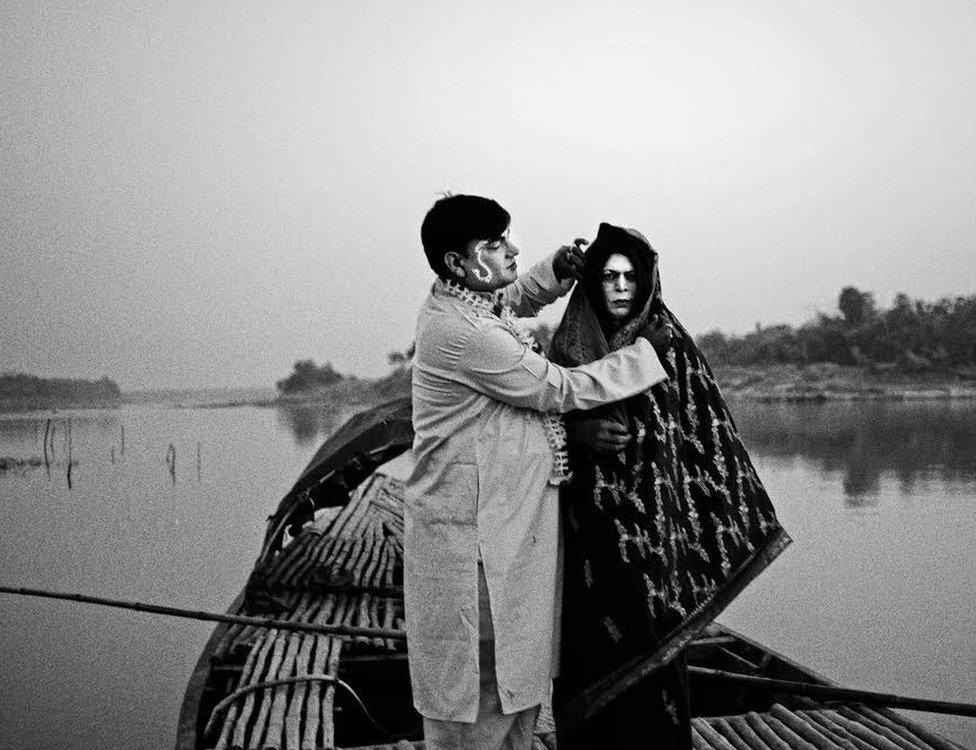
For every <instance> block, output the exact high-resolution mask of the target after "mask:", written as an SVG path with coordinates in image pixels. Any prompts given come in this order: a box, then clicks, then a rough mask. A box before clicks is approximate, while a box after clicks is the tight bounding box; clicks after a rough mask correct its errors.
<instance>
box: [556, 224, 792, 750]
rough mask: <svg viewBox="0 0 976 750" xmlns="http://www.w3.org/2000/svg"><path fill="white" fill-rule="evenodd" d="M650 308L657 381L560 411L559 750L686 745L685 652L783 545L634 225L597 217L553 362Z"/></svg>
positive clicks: (577, 358) (627, 327) (631, 330)
mask: <svg viewBox="0 0 976 750" xmlns="http://www.w3.org/2000/svg"><path fill="white" fill-rule="evenodd" d="M655 315H657V316H663V317H664V318H665V319H666V320H667V322H669V323H670V325H671V326H672V327H673V331H674V335H673V336H672V337H671V340H670V343H667V344H662V345H659V347H658V354H659V356H660V358H661V362H662V364H663V365H664V367H665V369H666V370H667V371H668V376H669V377H668V379H667V380H665V381H663V382H661V383H659V384H657V385H655V386H654V387H652V388H651V389H650V390H649V391H648V392H646V393H643V394H640V395H637V396H634V397H632V398H630V399H627V400H626V401H623V402H618V403H616V404H611V405H608V406H605V407H601V408H600V409H598V410H594V411H589V412H578V413H572V414H569V415H567V431H568V433H569V437H570V444H569V451H570V453H569V455H570V468H571V469H572V472H573V479H572V481H571V482H570V483H568V484H566V485H564V486H563V489H562V492H561V502H562V506H563V514H564V524H563V530H564V542H565V547H564V566H563V570H564V586H563V615H562V622H563V627H562V646H561V659H560V674H559V678H558V680H557V681H556V685H555V692H554V707H555V711H556V726H557V732H558V736H559V747H560V748H561V750H572V749H573V748H603V747H615V746H617V745H618V744H621V745H623V744H626V745H627V746H628V747H637V746H641V745H643V744H646V745H647V746H648V747H650V746H653V747H655V748H690V747H691V726H690V711H689V701H688V684H687V672H686V669H685V667H684V660H683V656H682V652H683V649H684V647H685V646H686V645H687V644H688V643H689V642H690V641H691V640H692V639H693V638H695V637H696V636H697V635H698V634H699V633H700V632H701V631H702V629H703V628H704V627H705V626H707V625H708V624H709V623H710V622H711V621H712V620H713V619H714V618H715V617H716V616H717V615H718V614H719V612H721V610H722V609H724V607H725V606H726V605H728V603H729V602H730V601H731V600H732V599H733V598H734V597H735V596H736V595H737V594H738V593H739V592H740V591H741V590H742V589H743V587H744V586H745V585H746V584H747V583H748V582H749V581H751V580H752V579H753V578H754V577H755V576H757V575H758V574H759V573H760V572H761V571H762V570H763V569H764V568H765V567H766V566H767V565H768V564H769V563H770V562H771V561H772V560H773V559H774V558H775V557H776V556H777V555H778V554H779V553H780V552H782V550H783V549H784V548H785V547H786V546H787V545H788V544H789V542H790V539H789V536H788V535H787V534H786V532H785V531H784V530H783V529H782V527H781V526H780V525H779V522H778V521H777V519H776V514H775V511H774V509H773V506H772V503H771V502H770V500H769V497H768V495H767V494H766V492H765V490H764V489H763V486H762V483H761V482H760V481H759V478H758V477H757V475H756V472H755V470H754V468H753V466H752V462H751V461H750V460H749V456H748V455H747V453H746V451H745V449H744V448H743V446H742V442H741V440H740V439H739V436H738V432H737V430H736V427H735V423H734V422H733V420H732V416H731V414H730V413H729V410H728V408H727V406H726V404H725V402H724V400H723V399H722V396H721V394H720V393H719V390H718V387H717V385H716V383H715V379H714V377H713V376H712V372H711V370H710V369H709V367H708V364H707V363H706V362H705V359H704V357H703V356H702V354H701V352H700V351H699V350H698V348H697V347H696V346H695V344H694V342H693V341H692V338H691V336H689V335H688V333H687V332H686V331H685V329H684V328H683V327H682V326H681V324H680V323H679V322H678V320H677V318H675V316H674V314H673V313H671V311H670V310H668V308H667V307H666V306H665V305H664V302H663V300H662V297H661V288H660V281H659V275H658V267H657V253H656V252H655V251H654V249H653V248H652V247H651V245H650V243H648V241H647V240H646V239H645V238H644V237H643V236H642V235H640V234H639V233H638V232H635V231H633V230H629V229H624V228H621V227H615V226H612V225H610V224H606V223H604V224H601V225H600V228H599V232H598V234H597V237H596V239H595V240H594V241H593V243H592V245H591V246H590V247H589V249H588V250H587V251H586V267H585V271H584V275H583V278H582V279H581V281H580V283H579V284H577V287H576V289H575V290H574V292H573V295H572V297H571V298H570V302H569V305H568V307H567V309H566V313H565V315H564V316H563V319H562V322H561V323H560V325H559V327H558V328H557V330H556V331H555V333H554V335H553V339H552V343H551V345H550V352H549V356H550V359H551V360H552V361H554V362H556V363H558V364H561V365H578V364H583V363H585V362H591V361H593V360H595V359H599V358H600V357H602V356H603V355H605V354H606V353H607V352H611V351H614V350H616V349H618V348H620V347H622V346H626V345H627V344H628V343H631V342H632V341H633V339H634V337H635V336H636V334H637V331H639V330H640V329H641V328H642V327H643V326H644V325H646V324H647V322H648V320H649V319H651V318H653V316H655Z"/></svg>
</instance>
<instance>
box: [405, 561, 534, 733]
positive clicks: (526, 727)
mask: <svg viewBox="0 0 976 750" xmlns="http://www.w3.org/2000/svg"><path fill="white" fill-rule="evenodd" d="M478 629H479V635H480V637H479V643H478V666H479V670H480V672H481V694H480V697H479V700H478V718H477V719H475V721H474V723H473V724H469V723H467V722H463V721H441V720H439V719H428V718H426V717H425V718H424V740H425V741H426V743H427V750H530V748H531V747H532V735H533V734H534V732H535V723H536V717H537V716H538V714H539V706H533V707H532V708H527V709H525V710H524V711H517V712H516V713H514V714H503V713H502V704H501V701H500V700H499V698H498V682H497V680H496V679H495V629H494V626H493V625H492V622H491V608H490V607H489V605H488V584H487V582H486V581H485V571H484V569H483V568H482V567H481V564H480V563H479V564H478Z"/></svg>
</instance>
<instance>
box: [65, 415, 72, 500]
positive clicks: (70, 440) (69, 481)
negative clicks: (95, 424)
mask: <svg viewBox="0 0 976 750" xmlns="http://www.w3.org/2000/svg"><path fill="white" fill-rule="evenodd" d="M66 434H67V436H68V451H67V452H68V489H69V490H70V489H71V455H72V450H71V449H72V445H71V444H72V442H73V441H72V437H73V430H72V427H71V417H68V431H67V433H66Z"/></svg>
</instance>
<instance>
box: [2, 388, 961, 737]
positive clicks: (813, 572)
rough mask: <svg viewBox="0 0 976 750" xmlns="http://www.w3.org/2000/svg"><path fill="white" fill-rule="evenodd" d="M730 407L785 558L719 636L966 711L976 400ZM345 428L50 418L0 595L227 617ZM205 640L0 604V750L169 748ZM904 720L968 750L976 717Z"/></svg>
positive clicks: (31, 605)
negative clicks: (733, 633)
mask: <svg viewBox="0 0 976 750" xmlns="http://www.w3.org/2000/svg"><path fill="white" fill-rule="evenodd" d="M732 410H733V414H734V415H735V418H736V420H737V422H738V424H739V427H740V430H741V432H742V434H743V436H744V438H745V441H746V444H747V446H748V447H749V448H750V451H751V454H752V456H753V460H754V462H755V464H756V467H757V469H758V471H759V475H760V477H762V479H763V481H764V482H765V484H766V487H767V489H768V491H769V494H770V496H771V497H772V498H773V500H774V502H775V504H776V507H777V510H778V513H779V516H780V519H781V520H782V522H783V524H784V526H786V528H787V529H788V530H789V532H790V533H791V535H792V536H793V539H794V544H793V545H792V546H791V547H790V548H789V549H788V550H787V551H786V552H785V553H784V554H783V555H782V556H781V557H780V558H779V559H778V560H777V561H776V562H775V563H774V564H773V565H772V566H771V567H770V568H769V570H768V571H766V572H765V573H764V574H763V575H762V576H761V577H760V578H759V579H757V580H756V581H755V582H753V583H752V584H751V585H750V587H749V588H748V589H747V590H746V591H745V593H743V595H742V596H741V597H739V599H737V600H736V601H735V602H734V603H733V605H732V606H731V607H730V608H729V609H728V610H727V611H726V612H725V613H724V614H723V616H722V617H721V618H720V620H721V621H722V622H724V623H725V624H727V625H729V626H731V627H733V628H735V629H737V630H739V631H741V632H743V633H745V634H746V635H749V636H751V637H752V638H754V639H756V640H759V641H761V642H763V643H765V644H767V645H769V646H772V647H773V648H775V649H777V650H778V651H780V652H781V653H783V654H785V655H787V656H789V657H791V658H793V659H795V660H797V661H799V662H801V663H803V664H805V665H807V666H810V667H812V668H813V669H815V670H816V671H818V672H820V673H821V674H823V675H825V676H827V677H830V678H832V679H834V680H835V681H837V682H839V683H841V684H843V685H846V686H851V687H860V688H865V689H874V690H884V691H886V692H896V693H903V694H909V695H915V696H921V697H929V698H936V699H944V700H959V701H969V702H976V647H974V645H973V639H972V634H973V632H974V624H976V545H974V539H976V402H956V403H946V402H939V403H936V402H919V403H856V404H823V405H783V406H769V405H758V404H751V403H745V402H743V403H736V404H733V405H732ZM68 416H70V417H71V423H72V428H71V433H72V448H71V452H72V457H73V459H74V460H75V461H77V464H76V465H75V466H74V467H73V468H72V488H71V489H69V488H68V486H67V481H66V465H65V458H66V455H65V454H66V444H65V432H66V427H67V417H68ZM47 418H48V416H47V415H36V414H35V415H4V416H0V457H2V456H13V457H19V458H28V457H42V456H43V447H42V446H43V435H44V432H45V427H46V423H47ZM337 421H338V418H337V415H336V414H334V413H331V412H330V411H328V410H323V409H317V408H308V407H305V408H292V409H288V410H282V409H272V408H260V407H234V408H180V407H178V406H175V405H168V404H148V405H145V404H144V405H138V406H135V405H132V406H126V407H123V408H121V409H117V410H106V411H77V412H60V413H58V414H57V415H53V417H52V424H53V426H54V429H55V433H54V439H53V441H52V443H53V446H54V456H53V464H52V466H51V467H50V471H48V470H46V469H45V467H44V466H41V467H38V468H32V469H24V470H14V471H11V472H7V473H5V474H0V514H2V515H0V549H2V550H3V553H4V554H3V555H2V556H0V583H2V584H6V585H14V586H25V587H36V588H45V589H53V590H59V591H72V592H84V593H89V594H94V595H103V596H108V597H115V598H121V599H128V600H142V601H152V602H157V603H163V604H171V605H178V606H183V607H188V608H192V609H204V610H217V611H223V610H224V609H225V608H226V607H227V605H228V604H229V603H230V601H231V600H232V599H233V597H234V596H235V595H236V594H237V592H238V591H239V590H240V588H241V587H242V585H243V584H244V581H245V578H246V575H247V573H248V571H249V570H250V568H251V565H252V563H253V560H254V558H255V556H256V555H257V552H258V547H259V545H260V542H261V539H262V535H263V531H264V522H265V518H266V516H267V515H268V514H269V513H271V512H272V511H273V510H274V508H275V506H276V505H277V502H278V500H279V499H280V498H281V496H282V495H283V494H284V493H285V492H287V490H288V489H289V487H290V486H291V484H292V482H293V481H294V480H295V479H296V478H297V476H298V473H299V472H300V471H301V469H302V468H303V467H304V465H305V463H306V461H307V460H308V459H309V458H310V457H311V455H312V453H313V452H314V451H315V448H316V447H317V445H318V444H319V442H320V441H321V439H322V438H323V437H324V436H325V435H327V434H329V432H330V431H331V430H333V429H334V428H335V426H336V425H337ZM123 428H124V431H125V438H124V443H125V445H124V453H123V450H122V448H123V445H122V442H123V440H122V431H123ZM171 445H172V446H173V448H174V449H175V455H176V460H175V467H174V468H175V471H171V463H170V462H169V461H168V456H171V454H172V452H171V450H170V446H171ZM198 450H199V460H198V458H197V456H198ZM210 630H211V626H210V625H209V624H207V623H203V622H196V621H185V620H176V619H171V618H165V617H157V616H152V615H145V614H141V613H136V612H126V611H118V610H110V609H104V608H97V607H92V606H88V605H81V604H75V603H68V602H55V601H50V600H40V599H23V598H15V597H10V596H0V664H2V669H0V748H2V750H27V749H34V748H37V749H40V748H44V749H45V750H47V749H48V748H73V749H77V750H88V749H89V748H91V749H94V748H99V749H104V748H123V747H124V748H147V749H155V748H167V747H172V745H173V742H174V739H175V730H176V722H177V717H178V713H179V707H180V701H181V699H182V695H183V690H184V687H185V684H186V680H187V678H188V677H189V675H190V672H191V670H192V668H193V665H194V663H195V661H196V659H197V656H198V655H199V653H200V650H201V649H202V648H203V645H204V643H205V641H206V639H207V636H208V635H209V633H210ZM915 716H916V718H921V719H922V720H923V721H925V722H926V723H928V724H929V725H931V726H932V727H934V728H936V729H938V730H939V731H941V732H943V733H944V734H946V735H947V736H949V737H951V738H953V739H955V740H956V741H958V742H961V743H963V744H965V745H967V746H972V747H976V719H953V718H947V717H940V716H936V715H931V714H927V715H923V714H916V715H915Z"/></svg>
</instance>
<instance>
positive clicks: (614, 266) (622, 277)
mask: <svg viewBox="0 0 976 750" xmlns="http://www.w3.org/2000/svg"><path fill="white" fill-rule="evenodd" d="M600 281H601V283H602V286H603V299H604V301H605V302H606V305H607V312H608V313H610V317H611V318H613V319H614V320H623V319H624V318H626V317H627V316H628V315H630V310H631V308H632V307H633V305H634V296H635V295H636V294H637V272H636V271H634V264H633V263H631V262H630V258H628V257H627V256H626V255H621V254H620V253H613V255H611V256H610V257H609V258H607V262H606V263H605V264H604V266H603V272H602V273H601V275H600Z"/></svg>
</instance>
